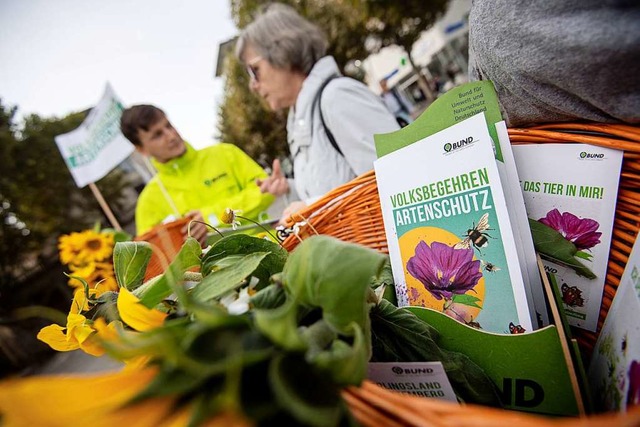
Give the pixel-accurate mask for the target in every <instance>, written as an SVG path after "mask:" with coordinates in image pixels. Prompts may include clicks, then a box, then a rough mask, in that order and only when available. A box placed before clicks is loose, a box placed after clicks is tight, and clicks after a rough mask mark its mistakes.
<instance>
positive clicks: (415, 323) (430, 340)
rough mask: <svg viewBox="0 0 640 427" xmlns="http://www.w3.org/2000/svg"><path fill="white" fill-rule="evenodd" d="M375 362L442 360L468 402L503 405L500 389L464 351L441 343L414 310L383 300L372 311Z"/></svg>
mask: <svg viewBox="0 0 640 427" xmlns="http://www.w3.org/2000/svg"><path fill="white" fill-rule="evenodd" d="M371 336H372V338H371V340H372V347H373V356H372V358H371V361H372V362H435V361H439V362H442V365H443V367H444V369H445V371H446V373H447V377H448V378H449V381H451V386H452V387H453V390H454V391H455V393H456V395H457V396H458V397H460V398H461V399H462V400H463V401H465V402H468V403H479V404H483V405H489V406H502V404H501V402H500V396H499V393H498V389H497V388H496V386H495V384H494V383H493V381H491V379H490V378H489V377H488V376H487V375H486V374H485V373H484V371H483V370H482V368H480V367H479V366H478V365H476V364H475V363H474V362H472V361H471V360H470V359H469V358H468V357H467V356H465V355H464V354H462V353H457V352H454V351H448V350H445V349H442V348H440V347H439V346H438V344H437V340H438V332H437V331H436V329H434V328H433V327H432V326H431V325H429V324H428V323H426V322H425V321H423V320H422V319H420V318H419V317H418V316H416V315H415V314H413V313H411V312H410V311H408V310H406V309H403V308H397V307H394V306H393V305H391V304H390V303H389V302H387V301H385V300H382V301H381V302H380V304H379V305H378V306H377V307H375V308H374V309H373V310H372V311H371Z"/></svg>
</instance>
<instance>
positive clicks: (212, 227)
mask: <svg viewBox="0 0 640 427" xmlns="http://www.w3.org/2000/svg"><path fill="white" fill-rule="evenodd" d="M194 222H197V223H198V224H204V225H206V226H207V227H209V228H211V229H212V230H214V231H215V232H216V233H218V234H219V235H220V237H224V234H222V233H221V232H220V230H218V229H217V228H215V227H214V226H213V225H211V224H207V223H206V222H202V221H198V220H196V219H192V220H191V221H189V225H188V226H187V234H188V235H189V237H191V224H193V223H194Z"/></svg>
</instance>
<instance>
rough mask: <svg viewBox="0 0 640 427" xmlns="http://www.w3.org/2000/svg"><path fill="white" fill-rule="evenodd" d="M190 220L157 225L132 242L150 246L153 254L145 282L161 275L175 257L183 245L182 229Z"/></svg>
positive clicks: (182, 219) (185, 219)
mask: <svg viewBox="0 0 640 427" xmlns="http://www.w3.org/2000/svg"><path fill="white" fill-rule="evenodd" d="M189 221H191V218H181V219H178V220H176V221H172V222H169V223H166V224H159V225H157V226H155V227H154V228H153V229H151V230H150V231H148V232H146V233H145V234H143V235H141V236H137V237H136V238H135V239H134V240H136V241H145V242H148V243H150V244H151V248H152V249H153V254H152V255H151V259H150V260H149V264H148V265H147V271H146V273H145V275H144V280H145V282H146V281H147V280H149V279H150V278H152V277H155V276H157V275H159V274H162V273H163V272H164V271H165V270H166V269H167V267H168V266H169V264H170V263H171V261H173V259H174V258H175V257H176V255H177V254H178V252H179V251H180V248H181V247H182V245H183V243H184V236H183V234H182V232H181V230H182V228H183V227H184V226H185V225H187V224H189Z"/></svg>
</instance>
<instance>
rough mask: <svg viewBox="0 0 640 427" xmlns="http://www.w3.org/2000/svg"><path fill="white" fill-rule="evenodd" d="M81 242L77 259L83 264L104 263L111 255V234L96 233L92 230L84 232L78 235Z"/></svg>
mask: <svg viewBox="0 0 640 427" xmlns="http://www.w3.org/2000/svg"><path fill="white" fill-rule="evenodd" d="M80 234H81V236H82V238H83V240H81V246H80V251H79V253H78V258H79V259H80V260H82V261H84V262H91V261H106V260H108V259H109V258H110V257H111V254H112V253H113V234H112V233H96V232H95V231H93V230H86V231H83V232H82V233H80Z"/></svg>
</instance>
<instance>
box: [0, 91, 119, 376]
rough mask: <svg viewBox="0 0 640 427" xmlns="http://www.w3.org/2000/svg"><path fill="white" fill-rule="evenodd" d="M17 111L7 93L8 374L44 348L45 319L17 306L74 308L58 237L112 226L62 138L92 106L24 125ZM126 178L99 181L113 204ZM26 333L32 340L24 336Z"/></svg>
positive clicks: (1, 114)
mask: <svg viewBox="0 0 640 427" xmlns="http://www.w3.org/2000/svg"><path fill="white" fill-rule="evenodd" d="M16 110H17V108H16V107H7V106H5V105H3V104H2V100H1V99H0V170H1V171H2V173H0V377H1V376H2V374H3V372H5V371H10V370H11V369H19V368H24V367H25V366H26V365H28V364H29V363H31V362H33V361H34V357H36V356H37V355H38V354H41V353H42V352H43V348H42V345H40V344H42V343H40V344H38V342H37V341H36V340H35V334H36V332H37V330H38V329H39V328H40V327H42V326H44V325H43V323H42V322H43V319H27V320H23V319H18V318H15V317H13V312H14V310H16V309H19V308H22V307H27V306H31V305H40V306H47V307H52V308H56V309H58V310H61V311H64V312H66V311H67V310H68V308H69V301H70V299H71V290H70V288H69V287H68V286H67V278H66V277H65V276H64V274H63V273H62V266H61V265H60V264H59V263H58V262H57V257H58V253H57V240H58V237H59V236H60V235H61V234H63V233H69V232H71V231H80V230H81V229H84V228H87V227H92V226H93V225H94V224H95V222H97V221H101V222H103V223H104V224H106V221H105V220H104V219H103V215H102V211H101V210H100V209H99V206H98V204H97V202H96V200H95V198H94V197H93V194H92V193H91V191H90V190H89V189H88V188H83V189H79V188H78V187H76V185H75V182H74V181H73V178H72V177H71V173H70V172H69V170H68V168H67V166H66V165H65V163H64V161H63V159H62V156H61V155H60V152H59V150H58V148H57V145H56V144H55V141H54V137H55V136H56V135H60V134H63V133H67V132H69V131H71V130H73V129H75V128H77V127H78V126H79V125H80V123H82V121H83V120H84V118H85V117H86V114H87V112H81V113H75V114H71V115H68V116H67V117H64V118H62V119H58V118H42V117H40V116H38V115H35V114H32V115H30V116H28V117H27V118H26V119H25V120H24V123H23V126H22V128H21V129H19V126H18V125H17V124H16V123H15V113H16ZM123 184H124V182H123V179H122V174H121V173H120V172H119V171H117V170H116V171H114V172H112V173H110V174H108V175H107V176H106V177H105V178H103V179H102V180H100V181H99V182H98V183H97V185H98V187H99V188H101V189H102V192H103V195H104V197H105V199H106V200H108V202H109V204H110V205H111V206H112V207H117V206H118V205H119V203H120V200H119V196H120V194H121V191H122V189H123ZM47 323H50V321H48V322H47ZM7 325H8V326H7ZM25 334H26V335H28V337H29V338H24V339H18V338H16V337H20V336H23V337H24V336H25ZM7 337H9V338H7ZM31 338H32V339H31ZM7 340H8V341H7ZM44 347H46V346H44ZM45 350H47V349H45ZM36 358H37V357H36Z"/></svg>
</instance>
